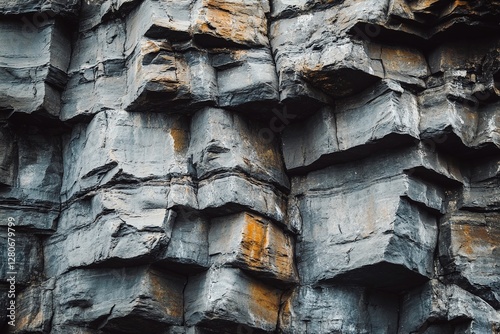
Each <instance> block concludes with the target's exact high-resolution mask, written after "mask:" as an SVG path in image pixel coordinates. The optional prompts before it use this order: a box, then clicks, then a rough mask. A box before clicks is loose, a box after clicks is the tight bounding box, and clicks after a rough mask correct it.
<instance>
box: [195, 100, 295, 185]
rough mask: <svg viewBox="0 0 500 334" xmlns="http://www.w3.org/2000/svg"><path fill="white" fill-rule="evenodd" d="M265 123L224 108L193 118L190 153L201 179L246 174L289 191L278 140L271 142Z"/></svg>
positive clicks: (200, 113)
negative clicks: (222, 174) (225, 174)
mask: <svg viewBox="0 0 500 334" xmlns="http://www.w3.org/2000/svg"><path fill="white" fill-rule="evenodd" d="M261 129H262V124H259V123H256V122H252V121H250V120H247V119H245V118H244V117H242V116H240V115H237V114H235V113H233V112H229V111H226V110H223V109H216V108H205V109H203V110H201V111H199V112H198V113H196V115H194V116H193V120H192V122H191V143H190V152H191V154H192V155H193V165H194V167H195V168H196V172H197V177H198V178H199V179H205V178H207V177H209V176H212V175H215V174H219V173H221V172H233V173H236V172H243V173H245V174H247V175H249V176H250V177H253V178H255V179H257V180H261V181H264V182H267V183H270V184H275V185H277V186H280V187H282V188H289V181H288V177H287V176H286V174H285V173H284V168H283V161H282V156H281V153H280V149H279V146H278V143H277V142H276V141H272V142H270V143H269V142H268V140H267V138H266V137H265V136H263V135H262V132H261V131H260V130H261Z"/></svg>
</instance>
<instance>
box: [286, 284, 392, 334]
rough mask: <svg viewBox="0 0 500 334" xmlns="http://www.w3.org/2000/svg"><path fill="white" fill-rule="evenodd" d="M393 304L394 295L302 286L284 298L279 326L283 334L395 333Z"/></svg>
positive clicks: (356, 289)
mask: <svg viewBox="0 0 500 334" xmlns="http://www.w3.org/2000/svg"><path fill="white" fill-rule="evenodd" d="M397 304H398V296H397V295H395V294H391V293H383V292H376V291H370V290H369V289H366V288H363V287H316V288H313V287H311V286H307V285H304V286H299V287H297V288H295V289H294V290H292V291H291V292H290V293H287V294H286V295H285V296H284V298H283V302H282V306H281V310H280V319H279V325H280V329H281V331H282V333H284V334H295V333H304V334H327V333H345V334H357V333H386V334H389V333H396V332H397V318H398V305H397ZM353 309H356V312H352V310H353Z"/></svg>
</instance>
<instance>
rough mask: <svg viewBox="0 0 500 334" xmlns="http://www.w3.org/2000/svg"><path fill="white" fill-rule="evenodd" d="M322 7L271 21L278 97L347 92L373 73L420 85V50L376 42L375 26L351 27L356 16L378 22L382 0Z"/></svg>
mask: <svg viewBox="0 0 500 334" xmlns="http://www.w3.org/2000/svg"><path fill="white" fill-rule="evenodd" d="M325 7H326V8H324V9H323V10H321V9H320V10H315V11H311V12H307V13H299V14H298V15H296V16H292V17H284V18H282V19H279V20H275V21H274V22H272V24H271V32H270V36H271V45H272V47H273V49H274V50H275V56H276V65H277V70H278V74H279V77H280V92H281V100H282V101H286V100H292V101H293V100H296V99H297V100H300V99H304V98H306V99H312V100H316V101H319V102H327V103H328V102H329V101H328V98H325V95H324V94H326V96H333V97H335V98H339V97H346V96H350V95H353V94H356V93H358V92H361V91H362V90H364V89H366V88H368V87H370V86H371V85H373V84H374V83H375V82H377V81H378V79H379V78H382V79H383V78H385V79H394V80H398V81H400V82H403V83H405V84H407V85H410V86H414V87H419V88H420V89H422V88H425V83H424V81H423V79H424V78H425V77H426V76H427V75H428V74H429V70H428V66H427V62H426V59H425V56H424V54H423V53H422V52H421V51H420V50H418V49H414V48H408V47H395V46H390V45H387V44H383V43H380V42H377V41H376V40H374V38H375V37H377V36H376V35H378V34H379V33H380V28H379V27H378V26H375V27H376V28H378V31H375V33H373V34H372V33H368V35H367V34H356V33H355V32H356V29H354V32H352V31H351V30H352V29H353V27H354V26H355V25H356V24H357V23H358V22H370V23H376V24H379V23H381V22H383V21H384V19H385V17H386V14H385V12H386V10H387V8H386V4H385V3H382V2H376V1H359V2H343V3H340V4H337V5H336V6H333V7H332V6H325ZM318 8H320V6H318ZM284 10H286V9H284ZM325 22H335V24H325ZM358 30H359V29H358ZM375 30H377V29H375ZM350 33H352V34H353V35H354V36H351V35H349V34H350ZM357 35H361V36H357ZM318 45H321V47H319V46H318ZM410 64H411V65H410ZM318 91H319V92H318ZM322 93H323V94H322Z"/></svg>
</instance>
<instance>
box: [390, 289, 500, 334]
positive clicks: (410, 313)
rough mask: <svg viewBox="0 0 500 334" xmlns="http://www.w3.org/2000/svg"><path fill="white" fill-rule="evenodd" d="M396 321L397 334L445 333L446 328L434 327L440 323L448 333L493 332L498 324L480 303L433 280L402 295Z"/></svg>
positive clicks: (495, 315)
mask: <svg viewBox="0 0 500 334" xmlns="http://www.w3.org/2000/svg"><path fill="white" fill-rule="evenodd" d="M400 319H401V322H400V323H399V333H418V332H422V333H428V332H429V333H446V331H445V330H443V329H446V327H444V326H443V327H444V328H443V327H441V328H439V327H437V326H439V324H442V323H448V324H449V328H448V329H449V332H450V333H453V332H454V333H457V332H459V333H467V332H469V333H495V332H496V331H498V330H499V327H498V326H499V321H500V318H499V315H498V312H497V311H496V310H495V309H494V308H492V307H491V306H490V305H488V304H487V303H486V302H485V301H484V300H482V299H480V298H479V297H477V296H475V295H473V294H471V293H470V292H467V291H465V290H462V289H461V288H459V287H458V286H456V285H443V284H442V283H440V282H438V281H437V280H432V281H429V282H428V283H426V284H425V285H423V286H422V287H419V288H417V289H415V290H412V291H410V292H409V293H407V294H406V295H405V296H403V298H402V300H401V318H400ZM436 325H437V326H436ZM433 327H434V329H432V328H433ZM436 327H437V328H436ZM439 330H441V332H440V331H439Z"/></svg>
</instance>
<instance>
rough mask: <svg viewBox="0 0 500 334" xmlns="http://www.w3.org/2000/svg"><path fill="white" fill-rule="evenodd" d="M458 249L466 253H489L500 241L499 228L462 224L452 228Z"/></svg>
mask: <svg viewBox="0 0 500 334" xmlns="http://www.w3.org/2000/svg"><path fill="white" fill-rule="evenodd" d="M453 232H454V234H455V237H456V238H457V239H456V240H457V242H458V243H459V244H460V245H461V247H460V249H463V251H464V252H465V253H466V254H467V255H481V254H485V253H486V255H488V254H491V252H492V251H493V249H494V248H495V247H496V246H497V245H498V244H499V243H500V230H499V229H494V228H491V227H489V226H478V225H470V224H463V225H458V226H457V227H456V228H454V229H453Z"/></svg>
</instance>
